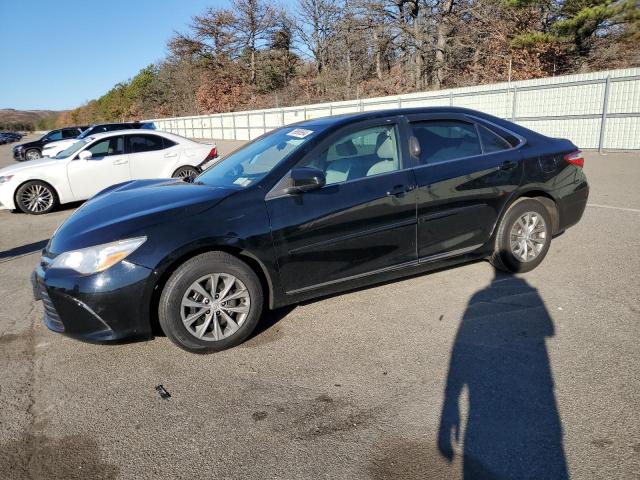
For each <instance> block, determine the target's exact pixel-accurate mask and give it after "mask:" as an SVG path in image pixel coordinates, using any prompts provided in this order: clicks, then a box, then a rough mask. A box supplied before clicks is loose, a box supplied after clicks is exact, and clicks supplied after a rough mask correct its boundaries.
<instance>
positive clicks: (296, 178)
mask: <svg viewBox="0 0 640 480" xmlns="http://www.w3.org/2000/svg"><path fill="white" fill-rule="evenodd" d="M326 182H327V180H326V178H325V175H324V172H323V171H322V170H319V169H317V168H312V167H299V168H294V169H293V170H291V186H289V187H287V189H286V190H285V192H286V193H304V192H310V191H311V190H316V189H318V188H321V187H324V184H325V183H326Z"/></svg>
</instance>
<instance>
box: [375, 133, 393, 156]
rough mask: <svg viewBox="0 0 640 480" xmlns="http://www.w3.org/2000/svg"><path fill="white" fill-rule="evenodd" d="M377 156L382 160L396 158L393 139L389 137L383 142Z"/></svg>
mask: <svg viewBox="0 0 640 480" xmlns="http://www.w3.org/2000/svg"><path fill="white" fill-rule="evenodd" d="M376 154H377V155H378V157H380V158H395V156H396V147H395V145H394V144H393V140H392V139H391V137H387V139H386V140H385V141H384V142H382V144H381V145H380V146H379V147H378V150H377V151H376Z"/></svg>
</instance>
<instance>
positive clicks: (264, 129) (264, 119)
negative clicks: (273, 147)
mask: <svg viewBox="0 0 640 480" xmlns="http://www.w3.org/2000/svg"><path fill="white" fill-rule="evenodd" d="M262 133H267V113H266V112H264V111H263V112H262Z"/></svg>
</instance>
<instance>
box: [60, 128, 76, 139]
mask: <svg viewBox="0 0 640 480" xmlns="http://www.w3.org/2000/svg"><path fill="white" fill-rule="evenodd" d="M79 134H80V132H79V131H78V129H76V128H67V129H66V130H63V131H62V138H76V137H77V136H78V135H79Z"/></svg>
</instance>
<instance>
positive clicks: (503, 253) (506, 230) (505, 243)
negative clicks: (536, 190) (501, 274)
mask: <svg viewBox="0 0 640 480" xmlns="http://www.w3.org/2000/svg"><path fill="white" fill-rule="evenodd" d="M529 212H534V213H537V214H538V215H540V217H542V219H543V220H544V223H545V228H546V230H545V234H546V235H545V242H544V244H543V245H542V248H541V250H540V251H539V253H538V254H537V256H536V257H535V258H533V259H531V260H529V261H526V262H525V261H522V260H521V259H520V258H518V257H517V256H516V254H515V253H514V252H513V251H512V248H511V232H512V229H513V227H514V225H515V223H516V222H517V221H518V220H519V219H520V218H521V217H522V216H523V215H525V214H527V213H529ZM551 222H552V220H551V215H550V214H549V211H548V210H547V209H546V207H545V206H544V205H543V204H542V203H541V202H539V201H538V200H535V199H532V198H523V199H519V200H517V201H516V202H515V203H514V204H513V205H511V206H510V207H509V210H507V212H506V213H505V215H504V217H502V221H501V222H500V226H499V227H498V231H497V232H496V238H495V248H494V252H493V255H492V256H491V257H490V259H489V261H490V262H491V264H492V265H493V266H494V267H495V268H497V269H498V270H503V271H505V272H511V273H524V272H529V271H531V270H533V269H534V268H536V267H537V266H538V265H540V263H541V262H542V260H544V257H545V256H546V255H547V252H548V251H549V247H550V246H551V235H552V228H553V227H552V223H551Z"/></svg>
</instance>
